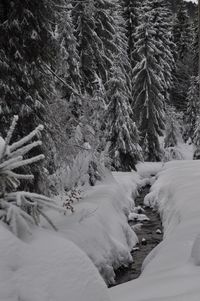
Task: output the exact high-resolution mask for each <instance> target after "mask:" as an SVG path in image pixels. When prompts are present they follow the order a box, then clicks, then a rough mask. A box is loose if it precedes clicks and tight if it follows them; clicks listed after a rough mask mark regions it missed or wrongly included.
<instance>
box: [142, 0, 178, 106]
mask: <svg viewBox="0 0 200 301" xmlns="http://www.w3.org/2000/svg"><path fill="white" fill-rule="evenodd" d="M146 11H147V13H148V14H149V21H150V22H152V25H153V29H154V31H155V36H154V38H155V39H156V41H157V47H158V49H159V50H160V54H158V55H157V60H158V63H159V65H160V66H161V68H162V70H161V72H160V78H161V80H162V85H163V95H164V97H165V101H168V102H169V93H170V91H171V88H172V70H173V69H174V65H175V62H174V56H173V52H174V49H175V45H174V43H173V42H172V13H171V11H170V10H169V8H168V6H167V4H166V1H165V0H153V1H152V0H149V1H146ZM141 13H142V11H141Z"/></svg>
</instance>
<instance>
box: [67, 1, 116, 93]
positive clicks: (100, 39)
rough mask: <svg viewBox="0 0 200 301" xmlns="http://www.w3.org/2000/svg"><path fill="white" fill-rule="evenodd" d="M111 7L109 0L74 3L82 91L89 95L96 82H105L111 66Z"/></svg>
mask: <svg viewBox="0 0 200 301" xmlns="http://www.w3.org/2000/svg"><path fill="white" fill-rule="evenodd" d="M111 6H112V3H111V2H109V1H108V0H100V1H94V0H91V1H89V2H86V1H84V0H79V1H76V3H75V4H74V7H73V10H72V16H73V22H74V24H75V31H76V38H77V42H78V54H79V56H80V71H81V76H82V81H83V90H84V89H86V91H87V92H88V93H89V94H91V95H92V91H93V90H94V86H95V84H96V78H98V77H99V78H101V80H102V81H103V82H106V81H107V77H108V72H109V70H110V68H111V66H112V60H111V58H110V56H111V55H112V53H113V51H114V50H113V49H115V45H114V43H113V35H114V31H115V28H114V27H113V25H114V24H113V19H112V17H111V15H110V13H109V12H110V9H111Z"/></svg>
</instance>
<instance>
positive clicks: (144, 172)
mask: <svg viewBox="0 0 200 301" xmlns="http://www.w3.org/2000/svg"><path fill="white" fill-rule="evenodd" d="M162 167H163V163H162V162H156V163H155V162H153V163H152V162H140V163H138V164H137V165H136V169H137V173H138V174H139V175H140V176H141V177H142V178H150V177H153V176H156V175H157V173H158V172H159V171H161V170H162Z"/></svg>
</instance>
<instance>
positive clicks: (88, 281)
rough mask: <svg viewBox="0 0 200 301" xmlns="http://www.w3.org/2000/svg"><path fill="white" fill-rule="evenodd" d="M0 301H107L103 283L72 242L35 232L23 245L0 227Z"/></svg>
mask: <svg viewBox="0 0 200 301" xmlns="http://www.w3.org/2000/svg"><path fill="white" fill-rule="evenodd" d="M0 246H1V247H0V300H1V301H19V300H20V301H55V300H56V301H66V300H71V301H78V300H81V301H94V300H95V301H109V297H108V291H107V288H106V285H105V283H104V281H103V279H102V278H101V277H100V275H99V273H98V271H97V269H96V268H95V266H94V265H93V264H92V262H91V261H90V260H89V258H88V257H87V256H86V255H85V254H84V252H83V251H81V250H80V249H79V248H78V247H77V246H75V245H74V244H73V243H72V242H70V241H67V240H66V239H63V238H62V237H60V236H59V235H58V234H57V233H53V232H52V231H51V232H50V231H48V230H42V229H37V230H35V231H34V234H33V237H32V239H31V240H30V241H29V242H26V243H25V242H22V241H21V240H19V239H18V238H16V237H15V236H14V235H13V234H12V233H11V232H9V231H8V230H7V229H6V228H5V227H4V225H2V224H0Z"/></svg>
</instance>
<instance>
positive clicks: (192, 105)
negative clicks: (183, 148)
mask: <svg viewBox="0 0 200 301" xmlns="http://www.w3.org/2000/svg"><path fill="white" fill-rule="evenodd" d="M198 115H199V84H198V78H196V77H194V76H193V77H192V78H191V81H190V87H189V90H188V93H187V111H186V123H187V127H188V130H187V138H190V139H191V140H193V137H194V131H195V126H196V121H197V117H198Z"/></svg>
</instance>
